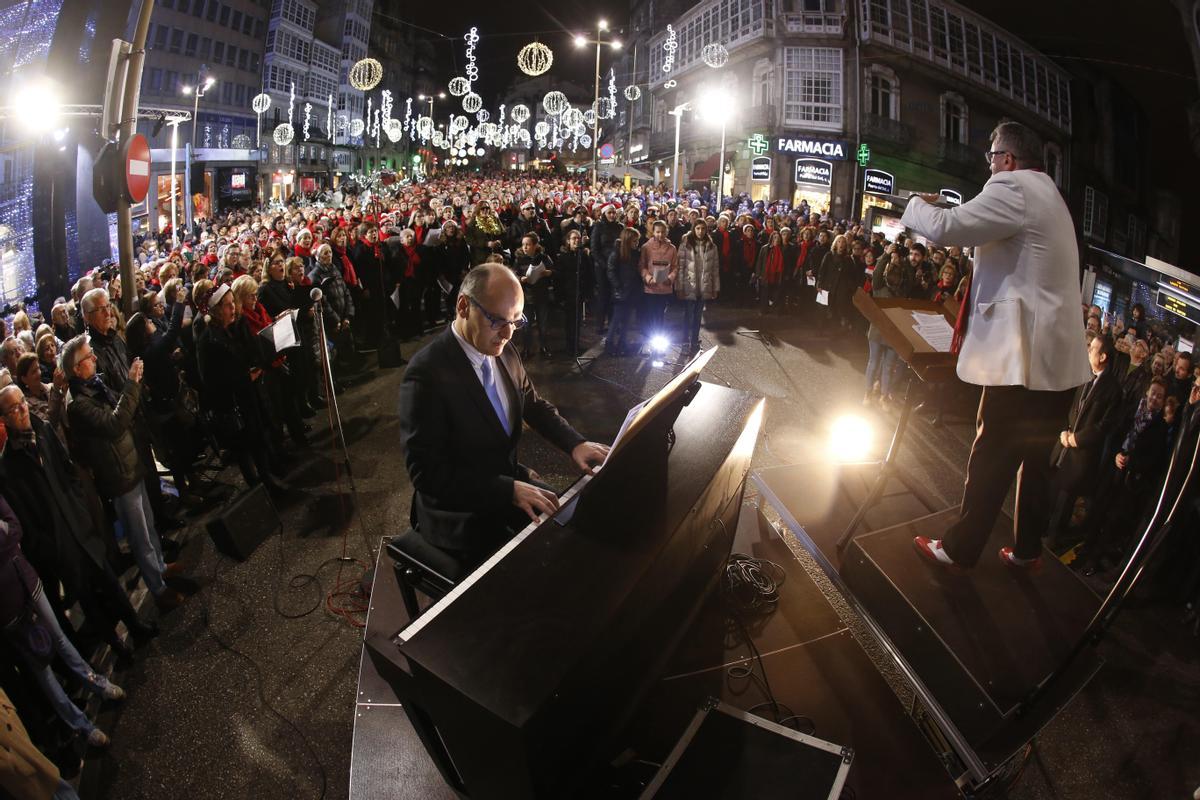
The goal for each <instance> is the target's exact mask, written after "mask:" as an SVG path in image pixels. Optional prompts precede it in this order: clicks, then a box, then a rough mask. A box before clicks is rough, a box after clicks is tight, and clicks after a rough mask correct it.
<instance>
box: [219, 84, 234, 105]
mask: <svg viewBox="0 0 1200 800" xmlns="http://www.w3.org/2000/svg"><path fill="white" fill-rule="evenodd" d="M221 102H222V103H224V104H225V105H227V106H230V105H233V85H232V84H229V83H222V84H221Z"/></svg>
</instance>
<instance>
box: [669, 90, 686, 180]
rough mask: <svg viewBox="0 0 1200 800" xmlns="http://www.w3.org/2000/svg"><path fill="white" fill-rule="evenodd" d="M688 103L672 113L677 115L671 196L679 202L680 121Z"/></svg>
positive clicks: (677, 107) (676, 108) (676, 107)
mask: <svg viewBox="0 0 1200 800" xmlns="http://www.w3.org/2000/svg"><path fill="white" fill-rule="evenodd" d="M686 105H687V103H684V104H683V105H679V106H675V110H674V111H672V112H671V113H672V114H674V115H675V161H674V162H673V163H672V164H671V195H672V198H673V199H674V200H676V201H678V200H679V120H681V119H683V109H684V106H686Z"/></svg>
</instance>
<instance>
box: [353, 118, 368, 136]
mask: <svg viewBox="0 0 1200 800" xmlns="http://www.w3.org/2000/svg"><path fill="white" fill-rule="evenodd" d="M366 129H367V123H365V122H363V121H362V120H361V119H359V118H358V117H355V118H354V119H352V120H350V136H352V137H353V138H355V139H357V138H358V137H360V136H362V135H363V131H365V130H366Z"/></svg>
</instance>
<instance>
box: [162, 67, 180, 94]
mask: <svg viewBox="0 0 1200 800" xmlns="http://www.w3.org/2000/svg"><path fill="white" fill-rule="evenodd" d="M163 89H164V90H165V92H164V93H165V94H177V93H178V92H179V73H178V72H176V71H175V70H171V69H169V70H167V71H166V73H165V75H164V80H163Z"/></svg>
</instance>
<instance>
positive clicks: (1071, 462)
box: [1051, 367, 1123, 496]
mask: <svg viewBox="0 0 1200 800" xmlns="http://www.w3.org/2000/svg"><path fill="white" fill-rule="evenodd" d="M1089 387H1091V390H1090V391H1089ZM1122 408H1123V407H1122V394H1121V381H1120V379H1118V378H1117V371H1116V370H1115V369H1113V368H1111V367H1110V368H1108V369H1106V370H1104V372H1102V373H1101V374H1100V377H1099V378H1098V379H1097V380H1096V385H1095V386H1092V383H1091V381H1089V382H1087V383H1085V384H1084V385H1083V386H1081V387H1079V390H1078V391H1077V392H1076V393H1075V399H1074V401H1073V402H1072V403H1071V416H1070V419H1069V420H1068V427H1067V430H1069V431H1072V432H1073V433H1074V434H1075V441H1076V442H1077V444H1078V446H1077V447H1063V446H1062V444H1061V443H1056V444H1055V445H1054V452H1053V454H1052V455H1051V463H1053V464H1057V465H1058V483H1059V486H1060V487H1061V488H1062V489H1063V490H1064V491H1066V492H1068V493H1074V494H1081V495H1087V496H1090V495H1091V494H1092V493H1093V492H1094V491H1095V489H1096V485H1095V484H1096V479H1097V477H1098V471H1099V469H1100V460H1101V458H1102V457H1103V456H1104V443H1105V440H1106V439H1107V438H1108V435H1109V434H1110V433H1112V431H1113V429H1114V428H1115V427H1116V425H1117V423H1118V422H1119V421H1120V419H1121V411H1122Z"/></svg>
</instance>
